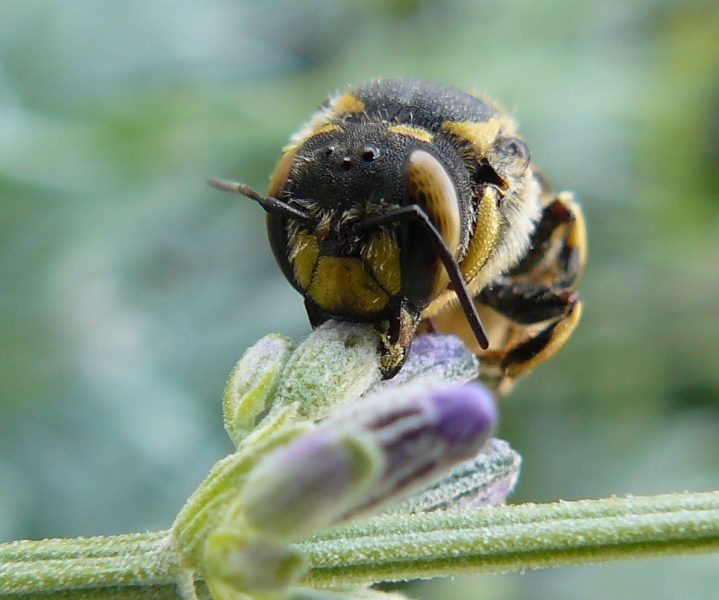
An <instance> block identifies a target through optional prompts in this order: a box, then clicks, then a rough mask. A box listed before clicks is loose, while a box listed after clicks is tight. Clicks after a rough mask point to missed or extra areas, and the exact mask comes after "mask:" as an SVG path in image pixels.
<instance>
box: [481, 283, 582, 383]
mask: <svg viewBox="0 0 719 600" xmlns="http://www.w3.org/2000/svg"><path fill="white" fill-rule="evenodd" d="M477 299H478V301H480V302H482V303H483V304H485V305H486V306H489V307H491V308H493V309H494V310H496V311H497V312H499V313H500V314H502V315H503V316H505V317H507V318H508V319H509V320H510V321H512V322H514V323H516V324H517V325H519V327H517V328H516V330H517V331H516V332H515V333H517V334H519V333H521V332H526V331H527V327H531V326H532V325H538V324H540V323H544V322H547V321H549V323H548V324H547V325H546V326H545V327H543V328H541V329H540V330H539V331H538V332H536V333H531V334H529V337H527V335H526V333H525V335H523V336H520V335H515V336H512V335H510V340H509V343H508V344H507V346H506V347H505V348H504V349H502V350H499V351H490V352H487V353H486V354H485V355H482V357H481V361H482V377H483V378H485V379H486V380H487V383H488V384H489V385H491V387H494V388H496V389H498V390H499V391H500V392H501V393H506V392H508V391H509V389H510V388H511V386H512V384H513V383H514V381H516V380H517V379H518V378H519V377H521V376H522V375H525V374H527V373H529V372H530V371H531V370H532V369H534V368H535V367H536V366H537V365H539V364H541V363H542V362H544V361H545V360H547V359H548V358H549V357H550V356H552V355H553V354H554V353H555V352H557V350H559V349H560V348H561V347H562V346H563V345H564V343H565V342H566V341H567V340H568V339H569V336H570V335H571V334H572V332H573V331H574V328H575V327H576V326H577V323H578V322H579V317H580V315H581V312H582V302H581V300H580V299H579V295H578V294H577V293H576V292H574V291H572V290H569V289H568V288H565V287H562V286H551V287H549V286H544V285H541V284H535V285H533V284H524V283H516V282H511V281H508V282H506V283H499V284H495V285H493V286H492V287H491V288H488V289H486V290H483V291H482V292H481V293H480V294H479V296H478V298H477ZM512 337H515V338H519V340H520V341H518V340H516V339H514V340H513V339H511V338H512Z"/></svg>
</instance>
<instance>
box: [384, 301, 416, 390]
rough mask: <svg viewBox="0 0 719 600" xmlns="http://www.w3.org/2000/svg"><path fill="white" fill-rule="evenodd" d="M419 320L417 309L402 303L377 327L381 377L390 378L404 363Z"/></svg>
mask: <svg viewBox="0 0 719 600" xmlns="http://www.w3.org/2000/svg"><path fill="white" fill-rule="evenodd" d="M419 320H420V313H419V311H418V310H417V309H416V308H413V307H411V306H409V305H407V304H406V303H403V304H401V305H400V306H399V307H398V308H397V310H396V311H395V313H394V314H393V315H391V316H390V318H389V319H388V320H387V321H384V322H383V323H381V324H380V327H378V331H379V334H380V341H379V352H380V371H381V373H382V379H392V377H394V376H395V375H396V374H397V373H398V372H399V370H400V369H401V368H402V366H403V365H404V363H405V361H406V360H407V355H408V354H409V347H410V345H411V344H412V338H414V332H415V330H416V329H417V325H418V323H419Z"/></svg>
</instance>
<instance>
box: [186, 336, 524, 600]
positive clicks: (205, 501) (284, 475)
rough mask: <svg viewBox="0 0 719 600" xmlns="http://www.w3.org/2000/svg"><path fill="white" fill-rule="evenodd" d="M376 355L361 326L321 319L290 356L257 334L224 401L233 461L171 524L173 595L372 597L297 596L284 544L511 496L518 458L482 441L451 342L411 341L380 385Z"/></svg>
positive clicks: (482, 401) (471, 390) (476, 405)
mask: <svg viewBox="0 0 719 600" xmlns="http://www.w3.org/2000/svg"><path fill="white" fill-rule="evenodd" d="M376 348H377V336H376V333H375V332H374V330H373V329H372V328H371V327H369V326H364V325H352V324H347V323H335V322H329V323H327V324H325V325H324V326H322V327H320V328H318V329H317V330H316V331H315V332H313V333H312V334H311V335H310V336H309V338H308V339H307V340H306V341H305V342H303V343H302V344H301V345H299V346H298V347H297V348H296V349H294V348H293V345H292V343H291V342H290V341H289V340H287V339H285V338H282V337H281V336H267V337H265V338H263V339H262V340H260V341H259V342H258V343H257V344H255V345H254V346H253V347H252V348H250V349H249V350H248V351H247V352H246V353H245V355H244V356H243V357H242V358H241V359H240V361H239V362H238V364H237V366H236V367H235V369H234V371H233V372H232V375H231V377H230V381H229V382H228V384H227V388H226V391H225V397H224V401H223V406H224V413H225V427H226V429H227V432H228V434H229V435H230V437H231V438H232V440H233V441H234V442H235V444H236V447H237V451H236V452H235V453H233V454H231V455H230V456H228V457H226V458H224V459H222V460H221V461H219V462H218V463H217V464H216V465H215V466H214V468H213V469H212V471H211V473H210V475H209V476H208V477H207V479H206V480H205V481H204V482H203V483H202V484H201V485H200V487H199V488H198V489H197V490H196V491H195V493H194V494H193V495H192V496H191V498H190V499H189V500H188V502H187V504H186V505H185V507H184V508H183V509H182V511H181V512H180V514H179V515H178V517H177V519H176V521H175V524H174V525H173V528H172V544H173V548H174V550H175V552H176V553H177V554H178V556H179V557H180V564H181V567H182V569H183V570H184V572H185V576H184V581H185V582H186V583H185V585H183V587H182V591H183V594H184V595H185V596H186V597H188V598H191V597H193V596H194V584H193V583H192V582H193V581H194V579H195V578H196V577H200V578H202V579H204V580H205V581H206V582H207V585H208V587H209V589H210V591H211V593H212V595H213V597H214V598H215V600H231V599H232V600H234V599H235V598H239V597H247V596H249V597H257V598H272V599H280V598H282V599H284V598H295V597H296V598H304V597H307V598H314V597H318V598H319V597H320V596H321V597H322V598H325V597H330V596H332V597H333V598H335V599H336V600H339V599H340V598H358V599H359V598H362V597H368V596H367V595H368V594H369V595H371V596H373V597H374V596H376V595H378V594H379V593H378V592H369V591H367V590H354V589H353V590H323V591H321V592H320V591H318V590H313V589H310V588H302V587H298V586H300V585H301V583H300V582H301V579H302V577H303V575H304V574H305V572H306V570H307V569H308V568H309V566H310V565H309V564H308V562H307V560H306V558H305V557H304V555H303V554H302V552H301V551H300V550H298V549H297V547H296V546H294V545H293V542H294V541H297V540H298V539H300V538H301V537H303V536H307V535H311V534H313V533H314V532H317V531H320V530H324V529H327V528H331V527H334V526H336V525H341V524H344V523H347V522H348V521H350V520H354V519H356V518H358V517H364V516H366V515H369V514H372V513H377V512H382V511H386V510H388V509H390V510H391V509H392V507H394V509H393V510H394V511H396V513H397V514H399V513H401V514H405V515H406V514H407V513H415V512H420V511H435V510H454V511H456V510H462V509H464V508H466V507H471V508H476V507H478V506H485V505H486V506H493V505H496V504H499V503H501V502H503V501H504V498H505V497H506V496H507V494H509V493H510V492H511V491H512V489H513V487H514V484H515V483H516V480H517V476H518V473H519V465H520V459H519V456H518V455H517V454H516V453H514V452H513V451H512V450H511V449H510V448H509V446H508V445H507V444H506V442H501V441H499V440H490V438H489V436H490V434H491V432H492V429H493V427H494V425H495V423H496V417H497V414H496V407H495V404H494V399H493V398H492V396H491V394H490V393H489V391H487V389H486V388H484V387H483V386H482V385H481V384H479V383H476V382H472V383H467V382H469V381H470V380H474V379H476V377H477V376H478V363H477V359H476V357H475V356H474V355H473V354H472V353H471V352H469V351H468V350H467V349H466V348H465V347H464V346H463V345H462V343H461V341H460V340H459V339H458V338H454V337H451V336H434V335H432V336H424V337H420V338H418V339H417V340H416V341H415V343H414V345H413V347H412V351H411V353H410V357H409V360H408V361H407V364H406V366H405V367H404V369H403V370H402V371H401V372H400V374H399V375H398V376H397V377H396V378H394V379H393V380H390V381H381V380H380V375H379V360H378V355H377V351H376ZM398 503H399V504H398ZM405 518H406V517H405Z"/></svg>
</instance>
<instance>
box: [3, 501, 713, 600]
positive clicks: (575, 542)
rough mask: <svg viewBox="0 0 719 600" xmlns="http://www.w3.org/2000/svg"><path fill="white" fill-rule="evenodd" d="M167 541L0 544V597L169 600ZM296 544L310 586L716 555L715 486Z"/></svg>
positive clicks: (347, 531) (174, 574)
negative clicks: (306, 564) (307, 563)
mask: <svg viewBox="0 0 719 600" xmlns="http://www.w3.org/2000/svg"><path fill="white" fill-rule="evenodd" d="M167 539H168V538H167V532H159V533H149V534H136V535H124V536H114V537H105V538H103V537H99V538H87V539H72V540H44V541H37V542H35V541H23V542H13V543H10V544H2V545H0V595H7V597H8V598H12V597H17V598H19V597H20V595H23V597H24V598H27V595H28V594H37V593H45V594H46V595H44V596H43V598H45V599H46V600H59V599H60V598H69V597H71V596H73V595H75V593H76V592H77V591H78V590H82V591H83V598H88V597H97V598H110V597H112V598H117V599H120V598H121V599H123V600H129V599H130V598H139V597H146V598H148V599H149V598H153V600H154V599H155V598H158V599H159V598H162V599H163V600H165V599H167V600H170V599H172V600H175V599H176V598H179V595H178V594H177V592H176V591H175V588H174V586H173V585H172V583H173V582H175V581H177V580H178V578H179V574H178V568H177V564H176V563H175V561H174V559H173V557H172V555H171V550H170V547H169V545H168V542H167ZM296 548H297V549H299V550H302V551H303V552H305V553H306V554H307V556H308V558H309V561H310V564H311V565H312V569H311V571H310V573H309V575H308V576H307V580H306V583H307V584H309V585H313V586H329V585H347V584H351V583H363V584H368V583H372V582H377V581H386V580H400V579H407V578H417V577H419V578H429V577H437V576H444V575H456V574H460V573H479V572H486V571H503V572H504V571H522V570H525V569H533V568H543V567H558V566H566V565H575V564H582V563H598V562H605V561H612V560H626V559H634V558H647V557H651V556H676V555H681V554H695V553H709V552H718V551H719V492H707V493H693V494H669V495H663V496H647V497H630V498H606V499H602V500H584V501H580V502H555V503H551V504H523V505H515V506H507V507H499V508H493V509H485V510H477V511H471V512H464V513H444V512H439V511H438V512H433V513H422V514H417V515H405V516H398V515H385V516H379V517H374V518H372V519H367V520H365V521H362V522H357V523H353V524H351V525H348V526H345V527H340V528H335V529H332V530H329V531H327V532H325V533H322V534H318V535H315V536H313V537H312V538H310V539H309V540H307V541H304V542H299V543H298V544H296ZM118 586H120V587H118ZM199 591H200V593H201V595H204V594H203V589H202V588H201V589H200V590H199ZM49 592H52V593H51V594H48V593H49Z"/></svg>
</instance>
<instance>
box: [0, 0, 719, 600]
mask: <svg viewBox="0 0 719 600" xmlns="http://www.w3.org/2000/svg"><path fill="white" fill-rule="evenodd" d="M383 76H413V77H424V78H429V79H436V80H439V81H442V82H445V83H448V84H453V85H456V86H458V87H461V88H464V89H466V90H469V91H477V92H485V93H487V94H488V95H489V96H490V97H491V98H493V99H495V100H496V101H498V102H500V104H502V105H503V106H504V107H505V108H507V109H508V110H509V111H510V112H512V113H513V114H514V115H516V117H517V119H518V120H519V122H520V124H521V131H522V133H523V135H524V137H525V139H526V140H527V142H528V144H529V146H530V148H531V149H532V154H533V158H534V161H535V163H536V164H538V165H539V166H540V167H541V168H542V170H543V171H544V173H545V174H546V175H547V176H548V177H549V178H550V179H551V180H552V181H553V182H554V183H555V185H556V186H557V187H559V188H560V189H572V190H574V191H575V192H576V194H577V196H578V198H579V199H580V201H581V202H582V204H583V206H584V208H585V210H586V213H587V218H588V226H589V236H590V255H589V264H588V269H587V273H586V276H585V278H584V281H583V283H582V285H581V292H582V295H583V297H584V299H585V301H586V311H585V316H584V318H583V321H582V323H581V324H580V327H579V329H578V330H577V332H576V334H575V335H574V337H573V338H572V339H571V340H570V342H569V343H568V344H567V346H566V347H565V348H564V349H563V350H562V351H561V352H560V353H559V354H558V355H557V356H556V357H555V358H554V359H553V360H551V361H549V362H548V363H547V364H545V365H543V366H542V367H540V368H539V369H538V370H537V371H536V372H535V373H534V374H533V375H532V376H530V377H528V378H527V379H525V380H523V381H522V382H521V383H520V384H519V385H518V386H517V388H516V390H515V392H514V393H513V394H512V395H511V396H510V397H508V398H507V399H505V401H504V402H503V406H502V408H503V421H502V425H501V431H500V435H501V436H502V437H504V438H506V439H508V440H510V442H511V443H512V444H513V445H514V446H515V447H516V448H517V449H518V450H519V451H520V452H521V453H522V454H523V456H524V461H525V462H524V470H523V475H522V479H521V484H520V486H519V489H518V491H517V493H516V494H515V496H514V498H513V500H514V501H518V502H519V501H550V500H556V499H558V498H563V499H576V498H585V497H600V496H607V495H611V494H618V495H624V494H630V493H631V494H649V493H658V492H670V491H680V490H697V491H701V490H711V489H719V372H718V371H717V355H718V354H719V264H718V263H719V235H718V232H719V8H718V5H717V3H716V1H715V0H707V1H706V2H699V1H696V2H692V1H687V2H681V1H672V0H630V1H620V0H583V1H580V2H577V1H570V0H533V1H529V0H526V1H520V0H513V1H509V2H504V3H501V4H499V3H494V2H481V1H480V2H478V1H472V0H464V1H462V0H434V1H432V0H426V1H421V0H395V1H388V2H381V1H379V0H376V1H369V2H351V1H330V0H313V1H311V2H309V1H307V2H290V1H287V0H284V1H283V0H257V1H254V2H252V1H249V0H248V1H245V2H240V1H235V2H232V1H230V0H225V1H223V0H210V1H208V2H203V3H197V2H189V1H187V0H174V1H171V0H164V1H158V2H137V1H132V0H124V1H118V0H107V1H104V2H102V3H100V2H91V1H89V0H84V1H83V0H66V1H65V2H50V1H49V0H45V1H43V0H37V1H27V2H14V1H12V0H4V1H0V307H1V310H2V313H1V315H2V318H1V319H0V541H4V540H11V539H16V538H39V537H45V536H78V535H93V534H111V533H119V532H130V531H141V530H145V529H159V528H165V527H168V526H169V525H170V524H171V522H172V519H173V517H174V515H175V514H176V512H177V511H178V510H179V508H180V506H181V505H182V503H183V501H184V499H186V498H187V496H188V495H189V494H190V493H191V491H192V490H193V489H194V488H195V486H196V485H197V484H198V483H199V482H200V481H201V480H202V478H203V477H204V475H205V474H206V473H207V471H208V469H209V468H210V466H211V465H212V463H213V462H214V461H215V460H216V459H218V458H220V457H221V456H222V455H224V454H225V453H227V452H228V451H229V450H230V447H231V446H230V442H229V440H228V439H227V436H226V435H225V434H224V432H223V430H222V425H221V415H220V397H221V393H222V388H223V386H224V382H225V380H226V378H227V375H228V374H229V372H230V369H231V368H232V365H233V364H234V362H235V361H236V360H237V359H238V357H239V356H240V355H241V354H242V352H243V351H244V349H245V348H246V347H247V346H248V345H250V344H251V343H252V342H253V341H255V340H256V339H258V338H259V337H261V336H262V335H264V334H265V333H269V332H281V333H284V334H286V335H289V336H291V337H293V338H295V339H301V337H302V336H303V335H305V334H306V333H307V332H308V331H309V326H308V324H307V319H306V317H305V315H304V310H303V307H302V302H301V299H300V297H299V296H298V295H297V294H296V293H295V292H294V291H293V290H292V289H291V288H290V286H289V285H288V284H287V283H286V282H285V281H284V279H283V278H282V276H281V275H280V273H279V270H278V269H277V268H276V266H275V264H274V260H273V258H272V256H271V253H270V251H269V247H268V244H267V242H266V239H265V233H264V225H263V223H264V215H263V213H262V211H261V210H260V209H259V208H258V207H257V206H256V205H254V204H253V203H251V202H249V201H246V200H243V199H242V198H239V197H234V196H230V195H225V194H221V193H219V192H216V191H213V190H211V189H209V188H208V187H207V186H206V185H205V179H206V178H207V177H208V176H221V177H227V178H234V179H239V180H242V181H246V182H248V183H250V184H251V185H253V186H257V187H258V188H260V189H265V186H266V181H267V177H268V175H269V173H270V172H271V171H272V169H273V167H274V164H275V161H276V160H277V159H278V158H279V155H280V148H281V146H282V145H283V143H284V142H285V141H286V139H287V137H288V136H289V135H290V134H291V133H292V132H293V131H294V130H295V129H296V128H297V127H298V126H299V125H300V124H301V123H302V122H303V120H305V119H306V118H308V117H309V115H310V114H311V113H312V111H313V110H314V109H315V108H316V106H317V105H318V104H319V103H320V102H321V101H322V100H324V98H325V97H326V95H327V94H328V93H330V92H334V91H337V90H345V89H347V86H348V85H349V84H354V85H356V84H360V83H363V82H365V81H367V80H369V79H371V78H377V77H383ZM717 590H719V556H711V557H690V558H681V559H679V558H677V559H664V560H658V561H645V562H636V563H631V562H630V563H621V564H611V565H603V566H589V567H580V568H572V569H561V570H554V571H543V572H531V573H526V574H524V575H518V574H515V575H508V576H481V577H464V578H457V579H455V580H453V581H451V582H450V581H440V580H437V581H434V582H430V583H424V584H418V583H413V584H410V586H409V593H410V594H412V595H413V596H415V597H417V596H421V597H422V598H426V599H439V598H446V597H456V598H468V599H475V598H476V599H480V598H481V599H490V600H494V599H506V600H510V599H517V600H519V599H522V600H524V599H533V598H551V599H560V600H563V599H567V600H569V599H575V598H581V599H585V598H586V599H593V598H620V599H625V598H627V599H629V598H631V599H643V598H647V599H648V598H651V599H665V598H666V599H670V598H671V599H674V598H700V599H703V598H706V599H710V598H711V599H714V598H716V597H717Z"/></svg>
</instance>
